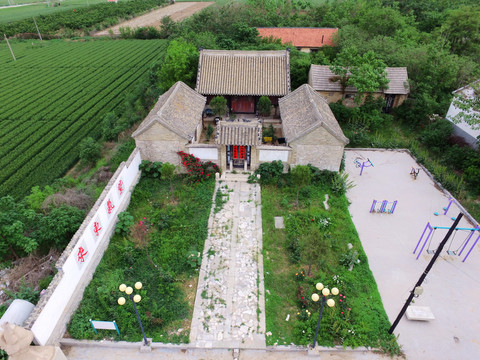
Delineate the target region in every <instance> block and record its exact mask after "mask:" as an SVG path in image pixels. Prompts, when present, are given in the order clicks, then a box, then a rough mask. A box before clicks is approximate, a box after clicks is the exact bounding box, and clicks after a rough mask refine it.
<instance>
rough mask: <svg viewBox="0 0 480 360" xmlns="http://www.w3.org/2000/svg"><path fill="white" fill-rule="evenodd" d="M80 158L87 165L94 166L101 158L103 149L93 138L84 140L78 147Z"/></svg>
mask: <svg viewBox="0 0 480 360" xmlns="http://www.w3.org/2000/svg"><path fill="white" fill-rule="evenodd" d="M78 149H79V155H78V156H79V157H80V160H82V162H84V163H87V164H94V163H95V161H97V159H98V158H99V157H100V151H101V147H100V144H99V143H98V142H96V141H95V139H94V138H92V137H87V138H85V139H83V140H82V141H81V142H80V144H79V145H78Z"/></svg>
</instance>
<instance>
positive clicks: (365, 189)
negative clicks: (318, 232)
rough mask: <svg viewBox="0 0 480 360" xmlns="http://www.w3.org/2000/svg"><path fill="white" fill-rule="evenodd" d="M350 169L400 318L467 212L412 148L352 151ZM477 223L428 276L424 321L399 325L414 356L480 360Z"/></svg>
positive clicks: (353, 196) (367, 243) (369, 243)
mask: <svg viewBox="0 0 480 360" xmlns="http://www.w3.org/2000/svg"><path fill="white" fill-rule="evenodd" d="M345 170H346V171H347V173H348V174H349V179H350V180H352V181H353V182H354V184H355V187H353V188H352V189H350V190H349V191H348V194H347V196H348V199H349V200H350V202H351V205H350V213H351V215H352V220H353V222H354V223H355V226H356V228H357V231H358V234H359V236H360V239H361V241H362V244H363V247H364V249H365V252H366V254H367V256H368V260H369V264H370V268H371V269H372V272H373V275H374V276H375V279H376V281H377V285H378V288H379V291H380V295H381V297H382V300H383V304H384V306H385V310H386V312H387V315H388V317H389V319H390V321H391V322H392V323H393V322H394V320H395V319H396V317H397V315H398V314H399V312H400V310H401V309H402V307H403V305H404V304H405V301H406V300H407V297H408V296H409V295H410V291H411V290H412V289H413V288H414V286H415V284H416V283H417V281H418V279H419V278H420V276H421V275H422V273H423V272H424V270H425V268H426V267H427V265H428V263H429V261H430V259H431V258H432V257H433V253H434V251H435V249H437V246H438V245H439V243H440V242H441V241H442V239H443V238H444V237H445V235H446V234H447V231H448V228H450V226H452V224H453V221H454V220H453V219H452V218H456V217H457V216H458V214H459V212H460V211H461V210H460V208H459V207H458V205H457V203H456V202H455V201H454V200H453V201H451V202H450V198H449V196H448V194H446V193H444V192H443V190H442V189H441V188H440V187H439V186H438V185H436V184H435V183H434V181H433V180H432V179H431V178H430V177H429V175H428V174H427V173H426V172H425V170H424V169H423V168H422V167H421V166H420V165H419V164H417V163H416V161H415V159H414V158H412V157H411V156H410V154H409V153H408V152H406V151H389V150H357V149H347V150H346V155H345ZM360 172H362V175H360ZM449 205H450V206H449ZM437 214H438V215H437ZM477 226H478V224H477V223H476V222H475V221H473V222H472V221H469V219H468V216H466V214H465V215H464V217H463V218H462V219H461V220H460V223H459V224H458V230H457V231H454V232H453V233H452V236H451V237H450V239H449V241H448V242H447V243H446V245H445V247H444V249H443V250H442V252H441V253H440V256H439V257H438V259H437V261H436V263H435V265H434V266H433V268H432V269H431V271H430V272H429V273H428V276H427V277H426V279H425V281H424V282H423V284H422V288H423V294H422V295H420V296H418V297H416V298H414V303H413V304H412V305H413V306H416V307H417V306H418V307H427V309H425V308H417V309H419V310H423V311H421V312H420V313H419V315H418V317H419V318H424V320H412V319H411V320H408V319H407V317H406V315H404V316H403V317H402V319H401V320H400V322H399V324H398V326H397V327H396V329H395V331H394V334H395V335H400V336H399V338H398V341H399V343H400V344H401V345H402V347H403V350H404V352H405V354H406V356H407V359H415V360H416V359H422V360H427V359H472V360H473V359H478V358H479V357H480V331H479V330H480V325H479V324H480V310H479V309H478V306H479V304H480V277H479V276H478V274H479V273H480V241H478V239H479V237H480V231H479V229H478V228H477ZM422 234H423V237H422ZM428 235H429V236H428ZM477 241H478V242H477ZM417 244H418V246H417ZM414 250H416V251H415V254H414V253H413V252H414ZM417 258H418V259H417ZM407 313H409V311H407ZM409 315H411V314H409ZM411 316H412V315H411ZM432 316H433V317H434V319H430V320H426V319H427V318H429V317H432Z"/></svg>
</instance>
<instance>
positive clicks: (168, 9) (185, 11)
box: [94, 1, 215, 36]
mask: <svg viewBox="0 0 480 360" xmlns="http://www.w3.org/2000/svg"><path fill="white" fill-rule="evenodd" d="M214 3H215V2H213V1H210V2H179V3H175V4H173V5H169V6H165V7H162V8H161V9H157V10H154V11H151V12H149V13H148V14H145V15H142V16H139V17H136V18H134V19H131V20H128V21H124V22H122V23H120V24H118V25H115V26H112V27H110V28H108V29H105V30H102V31H99V32H97V33H95V34H94V36H106V35H109V31H110V30H112V31H113V34H115V35H120V28H121V27H123V28H126V27H129V28H131V29H134V28H138V27H147V26H153V27H155V28H157V29H160V24H161V21H162V18H163V17H165V16H170V17H171V18H172V20H173V21H181V20H183V19H185V18H187V17H189V16H191V15H193V14H195V13H196V12H199V11H200V10H202V9H204V8H206V7H207V6H210V5H212V4H214Z"/></svg>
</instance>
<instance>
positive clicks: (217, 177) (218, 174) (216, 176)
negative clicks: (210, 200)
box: [215, 172, 220, 181]
mask: <svg viewBox="0 0 480 360" xmlns="http://www.w3.org/2000/svg"><path fill="white" fill-rule="evenodd" d="M218 180H220V173H218V172H216V173H215V181H218Z"/></svg>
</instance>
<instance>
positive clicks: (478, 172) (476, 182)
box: [465, 166, 480, 194]
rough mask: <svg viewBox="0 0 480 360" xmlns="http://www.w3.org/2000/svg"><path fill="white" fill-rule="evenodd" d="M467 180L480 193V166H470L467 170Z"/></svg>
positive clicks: (473, 189)
mask: <svg viewBox="0 0 480 360" xmlns="http://www.w3.org/2000/svg"><path fill="white" fill-rule="evenodd" d="M465 181H466V182H467V184H468V186H469V187H470V188H471V189H472V191H474V192H475V194H479V193H480V168H478V167H475V166H470V167H468V168H467V169H466V170H465Z"/></svg>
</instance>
